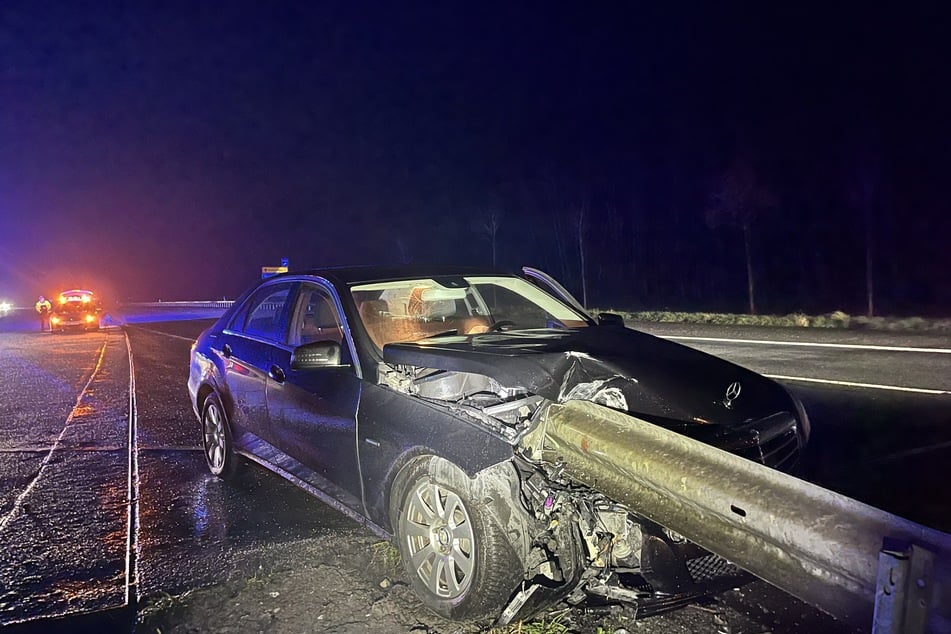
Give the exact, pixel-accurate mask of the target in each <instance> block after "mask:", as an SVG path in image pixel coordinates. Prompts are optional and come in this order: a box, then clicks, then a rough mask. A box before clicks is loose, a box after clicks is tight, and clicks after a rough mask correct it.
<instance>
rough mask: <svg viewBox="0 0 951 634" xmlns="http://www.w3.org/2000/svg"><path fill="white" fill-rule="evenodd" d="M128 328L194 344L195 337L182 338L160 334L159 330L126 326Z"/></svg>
mask: <svg viewBox="0 0 951 634" xmlns="http://www.w3.org/2000/svg"><path fill="white" fill-rule="evenodd" d="M128 327H129V328H135V329H136V330H143V331H145V332H152V333H155V334H156V335H165V336H166V337H171V338H172V339H181V340H182V341H187V342H189V343H195V339H196V337H183V336H181V335H173V334H172V333H170V332H162V331H161V330H152V329H151V328H142V327H141V326H128Z"/></svg>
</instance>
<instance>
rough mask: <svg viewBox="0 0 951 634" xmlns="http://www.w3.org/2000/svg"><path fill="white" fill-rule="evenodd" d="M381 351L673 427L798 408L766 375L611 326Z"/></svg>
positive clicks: (439, 340) (436, 341)
mask: <svg viewBox="0 0 951 634" xmlns="http://www.w3.org/2000/svg"><path fill="white" fill-rule="evenodd" d="M383 357H384V359H385V360H386V362H387V363H390V364H402V365H412V366H417V367H426V368H435V369H441V370H449V371H458V372H472V373H477V374H484V375H486V376H490V377H492V378H493V379H495V380H496V381H498V382H499V383H500V384H501V385H503V386H506V387H521V388H524V389H526V390H527V391H529V392H531V393H534V394H538V395H540V396H543V397H545V398H547V399H550V400H552V401H556V402H564V401H567V400H572V399H574V400H588V401H593V402H595V403H599V404H601V405H606V406H608V407H612V408H614V409H618V410H622V411H628V412H630V413H631V414H634V415H637V416H639V417H641V418H645V419H647V420H650V421H652V422H655V423H658V424H663V425H664V426H665V427H670V428H674V429H677V428H683V427H685V426H693V424H711V425H714V426H721V425H722V426H726V427H733V426H736V425H739V424H742V423H746V422H750V421H753V420H757V419H761V418H765V417H767V416H770V415H772V414H775V413H777V412H780V411H786V412H789V413H791V414H793V415H795V412H796V409H795V406H794V405H793V403H792V400H791V398H790V397H789V395H788V394H787V393H786V391H785V390H784V389H783V388H782V387H781V386H780V385H779V384H777V383H776V382H774V381H772V380H770V379H767V378H765V377H763V376H761V375H759V374H756V373H754V372H751V371H750V370H747V369H745V368H741V367H740V366H738V365H735V364H733V363H730V362H728V361H724V360H723V359H720V358H717V357H714V356H711V355H708V354H706V353H703V352H700V351H698V350H695V349H693V348H689V347H687V346H683V345H680V344H677V343H674V342H671V341H668V340H665V339H661V338H659V337H654V336H652V335H648V334H646V333H642V332H639V331H636V330H631V329H628V328H621V327H617V326H591V327H588V328H580V329H577V330H554V329H539V330H516V331H507V332H499V333H484V334H479V335H470V336H453V335H450V336H445V337H436V338H432V339H427V340H423V341H420V342H416V343H398V344H389V345H387V346H385V347H384V349H383ZM735 383H738V384H739V394H738V395H736V394H733V393H732V392H731V395H730V396H732V397H733V398H730V397H729V396H728V395H727V390H728V388H730V386H731V385H733V384H735ZM735 391H736V387H735V385H734V387H733V392H735ZM711 431H712V430H711Z"/></svg>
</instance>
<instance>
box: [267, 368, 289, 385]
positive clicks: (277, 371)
mask: <svg viewBox="0 0 951 634" xmlns="http://www.w3.org/2000/svg"><path fill="white" fill-rule="evenodd" d="M267 375H268V376H269V377H271V378H272V379H274V380H275V381H277V382H278V383H283V382H284V379H285V378H287V377H285V376H284V370H282V369H281V368H280V366H277V365H272V366H271V369H270V371H269V372H268V373H267Z"/></svg>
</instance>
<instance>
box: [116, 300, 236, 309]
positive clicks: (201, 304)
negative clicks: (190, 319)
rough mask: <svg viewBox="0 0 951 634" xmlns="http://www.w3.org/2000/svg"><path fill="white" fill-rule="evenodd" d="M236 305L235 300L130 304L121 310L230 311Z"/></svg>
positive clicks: (124, 304) (123, 306) (122, 305)
mask: <svg viewBox="0 0 951 634" xmlns="http://www.w3.org/2000/svg"><path fill="white" fill-rule="evenodd" d="M232 304H234V300H196V301H182V302H128V303H122V304H120V305H119V306H120V308H125V307H132V308H168V309H176V308H221V309H228V308H231V306H232Z"/></svg>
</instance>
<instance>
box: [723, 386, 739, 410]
mask: <svg viewBox="0 0 951 634" xmlns="http://www.w3.org/2000/svg"><path fill="white" fill-rule="evenodd" d="M742 389H743V386H742V385H740V382H739V381H733V383H730V386H729V387H727V388H726V398H724V399H723V407H725V408H727V409H731V408H732V407H733V401H735V400H736V399H737V398H739V396H740V391H741V390H742Z"/></svg>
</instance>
